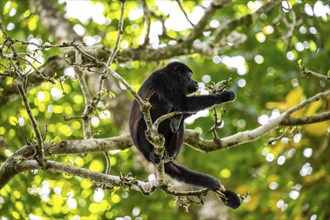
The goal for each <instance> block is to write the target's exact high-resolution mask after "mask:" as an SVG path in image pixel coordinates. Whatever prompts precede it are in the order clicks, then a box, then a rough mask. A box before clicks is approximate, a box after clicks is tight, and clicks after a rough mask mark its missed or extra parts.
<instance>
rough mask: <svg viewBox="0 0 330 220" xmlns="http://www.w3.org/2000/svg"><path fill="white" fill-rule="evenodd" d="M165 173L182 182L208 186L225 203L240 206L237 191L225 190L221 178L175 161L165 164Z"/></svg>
mask: <svg viewBox="0 0 330 220" xmlns="http://www.w3.org/2000/svg"><path fill="white" fill-rule="evenodd" d="M164 167H165V173H167V174H168V175H169V176H171V177H172V178H173V179H176V180H178V181H180V182H184V183H187V184H191V185H195V186H200V187H204V188H208V189H210V190H213V191H215V192H216V193H217V194H218V197H219V198H220V199H221V200H222V201H223V202H224V203H225V205H227V206H229V207H231V208H233V209H236V208H238V207H239V206H240V204H241V200H240V198H239V197H238V195H237V194H236V193H234V192H233V191H230V190H224V189H223V186H221V184H220V182H219V180H217V179H215V178H214V177H211V176H208V175H205V174H203V173H198V172H195V171H192V170H189V169H187V168H185V167H183V166H181V165H179V164H176V163H174V162H173V161H170V162H167V163H165V164H164Z"/></svg>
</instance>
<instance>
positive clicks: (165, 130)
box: [129, 62, 239, 208]
mask: <svg viewBox="0 0 330 220" xmlns="http://www.w3.org/2000/svg"><path fill="white" fill-rule="evenodd" d="M191 75H192V71H191V69H190V68H189V67H188V66H186V65H185V64H183V63H179V62H174V63H170V64H168V65H167V66H166V67H164V68H162V69H159V70H157V71H155V72H154V73H152V74H151V75H150V76H149V77H148V78H147V79H146V80H145V82H144V83H143V85H142V86H141V88H140V90H139V92H138V94H139V95H140V96H141V98H142V99H143V100H146V99H149V101H150V103H151V105H152V107H151V110H150V113H151V117H152V120H153V121H155V120H156V119H157V118H158V117H160V116H161V115H164V114H167V113H169V112H172V111H180V112H184V114H183V115H178V116H175V117H172V118H171V119H169V120H165V121H164V122H162V123H161V124H160V126H159V128H158V130H159V132H160V133H161V134H163V135H164V137H165V154H164V157H172V158H174V159H175V158H176V157H177V155H178V153H179V151H180V148H181V145H182V143H183V134H184V119H185V118H187V117H189V116H190V115H192V114H194V113H196V112H197V111H200V110H203V109H206V108H210V107H212V106H214V105H216V104H219V103H223V102H228V101H233V100H234V99H235V93H234V92H231V91H224V92H221V93H219V94H212V95H201V96H190V97H188V96H187V95H188V94H190V93H193V92H195V91H197V88H198V84H197V82H196V81H194V80H193V79H192V78H191ZM129 127H130V132H131V136H132V139H133V142H134V144H135V146H136V147H137V148H138V150H139V151H141V153H142V154H143V155H144V157H145V158H146V159H147V160H149V161H150V162H152V163H154V164H157V163H159V162H160V158H157V157H156V156H155V154H154V148H153V146H152V145H151V144H150V143H149V142H148V140H147V139H146V136H145V130H146V124H145V121H144V118H143V115H142V113H141V111H140V106H139V104H138V103H137V101H136V100H134V101H133V104H132V109H131V113H130V119H129ZM165 172H166V173H167V174H168V175H169V176H171V177H172V178H174V179H176V180H179V181H182V182H185V183H188V184H193V185H196V186H200V187H205V188H209V189H211V190H213V191H219V190H220V191H222V190H223V189H221V186H220V182H219V181H218V180H217V179H215V178H213V177H211V176H208V175H205V174H202V173H197V172H194V171H192V170H189V169H187V168H184V167H182V166H180V165H178V164H176V163H174V162H173V161H171V162H167V163H165ZM225 192H227V191H224V194H225V195H226V193H225ZM230 192H231V191H230ZM227 194H228V196H230V197H235V196H236V197H235V198H230V199H228V200H226V201H234V203H231V202H225V204H226V205H228V206H230V207H232V208H237V207H238V206H239V203H238V206H237V201H239V200H238V197H237V195H236V194H235V193H227ZM234 195H235V196H234ZM221 199H222V200H223V201H224V199H223V198H221Z"/></svg>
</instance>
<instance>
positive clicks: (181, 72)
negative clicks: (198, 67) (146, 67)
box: [166, 62, 198, 94]
mask: <svg viewBox="0 0 330 220" xmlns="http://www.w3.org/2000/svg"><path fill="white" fill-rule="evenodd" d="M166 69H167V70H168V73H169V74H170V75H171V77H172V78H173V79H174V82H177V83H178V84H179V86H180V88H182V89H183V93H184V94H190V93H193V92H196V91H197V89H198V83H197V82H196V81H195V80H193V79H192V74H193V72H192V70H191V69H190V68H189V67H188V66H187V65H185V64H183V63H180V62H173V63H170V64H168V65H167V66H166Z"/></svg>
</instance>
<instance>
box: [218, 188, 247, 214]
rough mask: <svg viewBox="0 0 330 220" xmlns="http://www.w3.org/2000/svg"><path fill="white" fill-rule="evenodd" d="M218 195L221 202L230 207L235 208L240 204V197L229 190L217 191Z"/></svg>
mask: <svg viewBox="0 0 330 220" xmlns="http://www.w3.org/2000/svg"><path fill="white" fill-rule="evenodd" d="M217 193H218V197H219V198H220V199H221V200H222V202H223V203H224V204H225V205H226V206H229V207H230V208H232V209H237V208H238V207H239V206H240V205H241V202H242V201H241V198H240V197H239V196H238V195H237V194H236V193H234V192H233V191H231V190H225V191H223V192H218V191H217Z"/></svg>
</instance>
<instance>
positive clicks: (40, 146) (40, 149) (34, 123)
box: [17, 83, 45, 168]
mask: <svg viewBox="0 0 330 220" xmlns="http://www.w3.org/2000/svg"><path fill="white" fill-rule="evenodd" d="M17 89H18V92H19V94H20V96H21V98H22V101H23V104H24V107H25V109H26V112H27V114H28V116H29V119H30V122H31V124H32V127H33V130H34V132H35V134H36V138H37V149H38V154H37V156H36V160H37V161H38V163H39V164H40V166H41V167H42V168H44V167H45V156H44V154H45V153H44V146H43V139H42V135H41V132H40V130H39V127H38V123H37V120H36V119H35V117H34V115H33V113H32V110H31V107H30V104H29V101H28V99H27V96H26V93H25V89H24V86H23V84H22V83H20V84H18V85H17Z"/></svg>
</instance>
